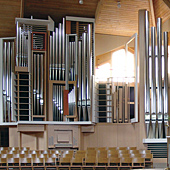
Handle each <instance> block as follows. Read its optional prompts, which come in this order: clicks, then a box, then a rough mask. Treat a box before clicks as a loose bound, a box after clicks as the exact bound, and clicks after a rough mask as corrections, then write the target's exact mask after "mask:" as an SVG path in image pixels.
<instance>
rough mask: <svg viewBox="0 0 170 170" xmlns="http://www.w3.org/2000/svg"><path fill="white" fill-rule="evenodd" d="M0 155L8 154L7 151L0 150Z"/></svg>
mask: <svg viewBox="0 0 170 170" xmlns="http://www.w3.org/2000/svg"><path fill="white" fill-rule="evenodd" d="M0 153H1V154H7V153H8V150H1V152H0Z"/></svg>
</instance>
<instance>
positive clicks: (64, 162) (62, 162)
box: [59, 157, 72, 166]
mask: <svg viewBox="0 0 170 170" xmlns="http://www.w3.org/2000/svg"><path fill="white" fill-rule="evenodd" d="M71 160H72V157H64V158H60V162H59V165H60V166H62V165H66V166H70V165H71Z"/></svg>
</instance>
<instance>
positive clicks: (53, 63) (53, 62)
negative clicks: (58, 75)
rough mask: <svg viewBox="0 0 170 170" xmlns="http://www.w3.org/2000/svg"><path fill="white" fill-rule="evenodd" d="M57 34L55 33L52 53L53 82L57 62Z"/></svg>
mask: <svg viewBox="0 0 170 170" xmlns="http://www.w3.org/2000/svg"><path fill="white" fill-rule="evenodd" d="M55 36H56V35H55V32H53V52H52V80H55V60H56V55H55V54H56V52H55V50H56V48H55V47H56V41H55V39H56V38H55Z"/></svg>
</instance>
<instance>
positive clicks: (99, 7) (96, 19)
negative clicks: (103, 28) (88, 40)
mask: <svg viewBox="0 0 170 170" xmlns="http://www.w3.org/2000/svg"><path fill="white" fill-rule="evenodd" d="M103 1H104V0H100V1H99V2H98V4H97V8H96V13H95V22H96V23H97V21H98V19H99V15H100V11H101V8H102V4H103Z"/></svg>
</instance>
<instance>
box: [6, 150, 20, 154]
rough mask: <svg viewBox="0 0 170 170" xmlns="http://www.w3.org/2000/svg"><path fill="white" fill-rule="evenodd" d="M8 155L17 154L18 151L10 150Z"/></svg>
mask: <svg viewBox="0 0 170 170" xmlns="http://www.w3.org/2000/svg"><path fill="white" fill-rule="evenodd" d="M8 154H19V150H10V151H8Z"/></svg>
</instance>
